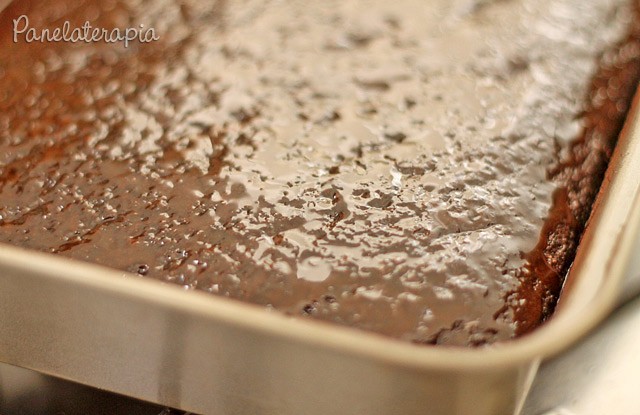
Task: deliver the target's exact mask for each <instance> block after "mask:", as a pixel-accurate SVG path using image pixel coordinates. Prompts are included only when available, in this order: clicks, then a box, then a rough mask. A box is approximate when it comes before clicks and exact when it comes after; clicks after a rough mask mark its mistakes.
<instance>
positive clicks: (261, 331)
mask: <svg viewBox="0 0 640 415" xmlns="http://www.w3.org/2000/svg"><path fill="white" fill-rule="evenodd" d="M637 112H638V102H637V100H636V103H635V104H634V106H633V110H632V111H631V116H630V117H628V120H627V123H626V126H625V129H624V131H623V133H622V135H621V137H620V140H619V143H618V145H617V147H616V151H615V153H614V156H613V159H612V161H611V164H610V166H609V169H608V172H607V175H606V177H605V181H604V185H603V188H602V191H601V192H600V195H599V197H598V200H597V202H596V205H595V208H594V211H593V214H592V217H591V219H590V223H589V226H588V227H587V231H586V233H585V235H584V238H583V240H582V243H581V245H580V247H579V250H578V254H577V257H576V260H575V263H574V266H573V268H572V270H571V272H570V275H569V277H568V281H567V284H566V287H565V290H564V291H565V292H564V293H563V297H562V298H561V302H560V304H559V306H558V310H557V312H556V314H555V315H554V317H553V318H552V319H551V320H550V321H549V322H548V323H547V324H545V325H544V326H543V327H541V328H539V329H537V330H536V331H534V332H533V333H532V334H530V335H527V336H525V337H523V338H520V339H518V340H516V341H512V342H507V343H503V344H498V345H495V346H493V347H490V348H486V349H476V350H471V349H458V348H437V347H435V348H434V347H424V346H418V345H413V344H410V343H405V342H401V341H398V340H393V339H388V338H384V337H381V336H378V335H375V334H370V333H366V332H362V331H358V330H352V329H349V328H343V327H339V326H334V325H330V324H327V323H322V322H317V321H308V320H299V319H293V318H288V317H285V316H283V315H281V314H279V313H274V312H267V311H265V310H264V309H262V308H260V307H257V306H253V305H249V304H243V303H240V302H237V301H232V300H227V299H224V298H219V297H215V296H211V295H207V294H204V293H198V292H185V291H183V290H182V289H180V288H179V287H175V286H170V285H163V284H160V283H158V282H157V281H151V280H145V279H141V278H139V277H136V276H133V275H129V274H125V273H122V272H119V271H115V270H111V269H107V268H102V267H98V266H95V265H90V264H85V263H79V262H75V261H72V260H68V259H65V258H61V257H56V256H53V255H48V254H41V253H35V252H30V251H25V250H22V249H18V248H14V247H10V246H6V245H1V246H0V361H3V362H6V363H10V364H13V365H17V366H22V367H26V368H29V369H34V370H37V371H40V372H43V373H47V374H51V375H55V376H58V377H61V378H66V379H70V380H73V381H76V382H81V383H84V384H87V385H91V386H95V387H98V388H102V389H106V390H110V391H114V392H118V393H121V394H125V395H128V396H132V397H136V398H140V399H144V400H148V401H153V402H157V403H161V404H164V405H168V406H172V407H177V408H182V409H185V410H189V411H193V412H197V413H204V414H215V415H227V414H229V415H230V414H261V415H268V414H274V415H275V414H277V415H294V414H295V415H300V414H305V415H316V414H318V415H319V414H323V415H324V414H335V413H340V414H354V415H356V414H358V415H360V414H362V415H383V414H384V415H389V414H402V415H412V414H431V415H439V414H474V415H508V414H517V413H518V412H519V410H520V407H521V405H522V402H523V400H524V398H525V396H526V392H527V391H528V388H529V386H530V384H531V381H532V379H533V377H534V375H535V372H536V370H537V367H538V365H539V363H540V362H541V360H542V359H544V358H546V357H549V356H551V355H553V354H554V353H557V352H559V351H561V350H563V349H566V348H568V347H570V345H571V344H573V343H575V342H577V341H578V340H579V339H580V337H581V336H583V335H585V334H586V333H587V332H588V331H589V330H590V329H592V328H593V327H594V326H595V325H596V324H597V323H598V322H599V321H600V320H601V319H602V318H603V317H605V316H606V315H607V313H608V312H609V311H610V310H611V308H612V307H613V305H614V303H615V300H616V297H617V296H618V295H619V293H620V291H621V290H622V288H623V286H624V284H623V283H624V280H625V278H626V277H627V274H628V273H629V267H630V259H631V256H632V254H633V252H634V250H636V252H637V250H638V248H639V247H640V244H639V243H638V242H639V236H640V233H639V230H640V174H638V166H637V163H638V161H640V119H639V117H638V116H637Z"/></svg>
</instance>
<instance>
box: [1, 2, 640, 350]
mask: <svg viewBox="0 0 640 415" xmlns="http://www.w3.org/2000/svg"><path fill="white" fill-rule="evenodd" d="M20 16H27V17H28V26H29V28H30V29H33V31H32V32H31V37H29V36H28V30H27V28H26V22H25V21H24V19H23V20H21V21H19V22H18V23H19V24H20V25H19V26H17V30H16V29H15V28H16V23H15V22H16V21H17V19H19V18H20ZM85 21H87V22H90V24H91V26H92V27H94V28H105V30H113V29H122V30H124V29H125V28H136V29H137V30H139V31H140V33H142V31H144V30H150V29H153V32H154V33H155V35H156V36H157V39H154V40H153V41H148V42H147V41H142V38H137V39H135V40H132V41H131V42H130V43H128V44H126V45H125V44H124V42H122V41H118V42H106V41H104V40H102V41H91V42H88V41H76V42H71V41H65V40H62V41H57V42H54V41H47V39H44V40H43V39H42V38H41V39H40V40H34V39H35V38H34V34H41V33H42V31H43V29H47V28H48V29H49V30H50V32H49V33H53V32H52V31H53V30H54V29H55V28H58V27H63V25H64V24H65V22H69V23H68V27H70V28H71V29H73V28H75V27H82V25H83V24H84V22H85ZM141 25H142V26H141ZM16 32H18V33H16ZM639 72H640V26H639V25H638V19H637V4H636V2H631V1H628V0H589V1H583V0H580V1H579V0H509V1H506V0H502V1H499V0H493V1H492V0H434V1H430V2H424V1H420V0H401V1H396V2H388V1H382V0H374V1H370V2H363V1H357V0H342V1H333V0H330V1H322V2H311V1H309V2H302V1H287V2H276V1H263V0H260V1H257V0H238V1H234V2H228V1H224V0H218V1H217V2H207V1H197V0H180V1H169V0H151V1H134V0H131V1H125V0H112V1H98V0H84V1H77V0H73V1H72V0H63V1H57V2H48V1H44V0H40V1H38V0H22V1H17V2H13V3H12V4H11V5H10V6H9V7H8V8H6V9H5V10H4V11H3V12H2V13H1V15H0V242H3V243H8V244H13V245H17V246H21V247H25V248H29V249H32V250H37V251H43V252H50V253H54V254H58V255H63V256H66V257H69V258H74V259H77V260H82V261H88V262H93V263H97V264H101V265H106V266H109V267H113V268H116V269H119V270H123V271H128V272H131V273H134V274H138V275H140V276H144V277H147V278H155V279H159V280H162V281H166V282H170V283H174V284H178V285H180V286H182V287H184V289H187V290H202V291H206V292H210V293H212V294H215V295H219V296H226V297H230V298H234V299H237V300H241V301H245V302H249V303H254V304H258V305H262V306H264V307H266V308H268V309H273V310H278V311H279V312H283V313H287V314H289V315H294V316H308V317H311V318H315V319H319V320H325V321H328V322H332V323H337V324H340V325H346V326H351V327H355V328H358V329H363V330H368V331H372V332H375V333H379V334H381V335H385V336H392V337H396V338H399V339H403V340H406V341H413V342H417V343H424V344H430V343H432V344H448V345H471V346H476V345H482V344H488V343H493V342H496V341H501V340H507V339H511V338H513V337H515V336H518V335H522V334H524V333H527V332H529V331H530V330H532V329H533V328H535V327H536V326H538V325H539V324H540V323H542V322H543V321H544V320H545V319H546V318H548V317H549V315H550V314H551V313H552V311H553V308H554V304H555V302H556V300H557V297H558V295H559V291H560V289H561V285H562V281H563V278H564V275H565V274H566V272H567V269H568V267H569V266H570V263H571V261H572V257H573V254H574V251H575V248H576V245H577V243H578V241H579V238H580V233H581V231H582V229H583V228H584V225H585V223H586V221H587V219H588V216H589V213H590V208H591V204H592V202H593V200H594V198H595V195H596V193H597V192H598V188H599V186H600V183H601V180H602V175H603V172H604V170H605V168H606V164H607V161H608V159H609V157H610V155H611V151H612V149H613V146H614V144H615V141H616V137H617V134H618V132H619V130H620V128H621V124H622V122H623V120H624V116H625V113H626V111H627V109H628V106H629V102H630V100H631V97H632V94H633V92H634V90H635V87H636V84H637V82H638V74H639Z"/></svg>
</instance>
